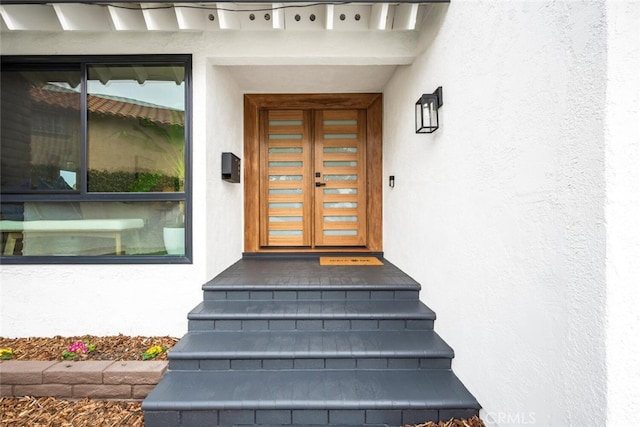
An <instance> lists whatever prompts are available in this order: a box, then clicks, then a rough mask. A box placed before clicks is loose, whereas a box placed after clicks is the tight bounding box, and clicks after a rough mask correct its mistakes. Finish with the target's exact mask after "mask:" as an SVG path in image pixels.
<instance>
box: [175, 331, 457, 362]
mask: <svg viewBox="0 0 640 427" xmlns="http://www.w3.org/2000/svg"><path fill="white" fill-rule="evenodd" d="M453 357H454V352H453V349H451V347H449V346H448V345H447V344H446V343H445V342H444V341H443V340H442V338H440V336H438V334H436V333H435V332H434V331H433V330H416V331H409V330H406V331H269V332H263V331H258V332H251V331H239V332H221V331H211V332H189V333H188V334H187V335H185V336H184V337H183V338H182V339H181V340H180V342H178V344H176V346H175V347H174V348H173V349H172V350H171V352H170V353H169V368H170V369H172V370H189V369H194V370H224V369H233V370H236V369H254V370H256V369H438V368H441V369H449V368H450V367H451V359H452V358H453Z"/></svg>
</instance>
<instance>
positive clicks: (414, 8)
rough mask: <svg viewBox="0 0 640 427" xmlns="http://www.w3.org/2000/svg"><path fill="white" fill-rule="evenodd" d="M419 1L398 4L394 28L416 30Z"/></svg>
mask: <svg viewBox="0 0 640 427" xmlns="http://www.w3.org/2000/svg"><path fill="white" fill-rule="evenodd" d="M418 7H419V5H418V4H417V3H410V4H409V3H404V4H399V5H397V6H396V14H395V16H394V17H393V29H394V30H415V29H416V22H417V19H418Z"/></svg>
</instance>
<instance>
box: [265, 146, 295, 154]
mask: <svg viewBox="0 0 640 427" xmlns="http://www.w3.org/2000/svg"><path fill="white" fill-rule="evenodd" d="M269 153H270V154H300V153H302V147H270V148H269Z"/></svg>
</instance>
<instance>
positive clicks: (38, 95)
mask: <svg viewBox="0 0 640 427" xmlns="http://www.w3.org/2000/svg"><path fill="white" fill-rule="evenodd" d="M30 95H31V99H33V100H34V101H35V102H38V103H44V104H48V105H54V106H57V107H61V108H67V109H74V110H79V109H80V94H79V93H78V92H75V91H71V90H67V89H63V88H58V89H54V87H52V86H47V87H46V88H42V87H33V88H31V92H30ZM87 104H88V108H89V112H91V113H96V114H104V115H109V116H116V117H125V118H130V119H146V120H150V121H152V122H155V123H162V124H166V125H179V126H184V111H180V110H172V109H169V108H165V107H160V106H157V105H152V104H148V103H143V102H140V101H136V100H132V99H125V98H116V97H108V96H105V95H89V96H88V99H87Z"/></svg>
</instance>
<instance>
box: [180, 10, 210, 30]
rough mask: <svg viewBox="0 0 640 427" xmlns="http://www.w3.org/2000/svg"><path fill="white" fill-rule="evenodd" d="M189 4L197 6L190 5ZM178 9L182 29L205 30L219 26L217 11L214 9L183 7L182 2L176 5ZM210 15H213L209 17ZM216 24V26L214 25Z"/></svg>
mask: <svg viewBox="0 0 640 427" xmlns="http://www.w3.org/2000/svg"><path fill="white" fill-rule="evenodd" d="M184 6H187V5H184ZM188 6H196V5H195V4H193V5H188ZM174 9H175V11H176V18H177V20H178V27H179V28H180V29H181V30H186V31H204V30H206V29H214V28H217V27H218V24H217V22H216V20H217V19H218V18H217V17H216V12H215V11H214V10H203V9H196V8H192V7H181V5H180V4H178V5H176V6H175V7H174ZM209 15H211V17H213V19H212V20H210V19H209ZM214 26H215V27H214Z"/></svg>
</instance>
